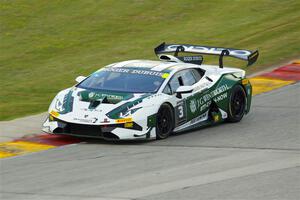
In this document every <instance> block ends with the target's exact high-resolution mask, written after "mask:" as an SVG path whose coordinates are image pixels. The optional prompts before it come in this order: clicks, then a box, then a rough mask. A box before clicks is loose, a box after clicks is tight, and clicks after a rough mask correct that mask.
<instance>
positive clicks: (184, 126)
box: [42, 43, 258, 140]
mask: <svg viewBox="0 0 300 200" xmlns="http://www.w3.org/2000/svg"><path fill="white" fill-rule="evenodd" d="M154 51H155V53H156V55H157V56H158V58H159V60H160V61H151V60H129V61H124V62H118V63H114V64H110V65H108V66H105V67H103V68H101V69H99V70H98V71H96V72H94V73H93V74H91V75H89V76H88V77H83V76H79V77H77V78H76V81H77V84H76V85H74V86H73V87H71V88H68V89H65V90H63V91H61V92H59V93H58V94H57V95H56V97H55V98H54V99H53V101H52V103H51V105H50V107H49V111H48V112H49V117H48V118H47V119H46V121H45V122H44V124H43V128H42V129H43V131H45V132H47V133H51V134H66V135H74V136H82V137H96V138H104V139H108V140H132V139H155V138H157V139H164V138H167V137H168V136H169V135H170V134H171V133H172V132H180V131H186V130H188V129H192V128H196V127H201V126H206V125H213V124H217V123H220V122H224V121H228V122H238V121H240V120H241V119H242V118H243V116H244V115H245V114H247V113H248V112H249V110H250V105H251V95H252V88H251V84H250V82H249V81H248V79H246V78H245V71H243V70H241V69H235V68H229V67H223V57H224V56H230V57H233V58H238V59H242V60H245V61H247V62H248V65H251V64H253V63H254V62H255V61H256V60H257V58H258V51H248V50H241V49H232V48H220V47H208V46H198V45H185V44H184V45H178V44H165V43H162V44H160V45H159V46H158V47H156V48H155V50H154ZM171 53H174V55H170V54H171ZM179 53H185V54H186V53H189V54H190V55H187V56H178V54H179ZM206 54H210V55H216V56H219V66H214V65H205V64H202V62H203V56H202V55H206Z"/></svg>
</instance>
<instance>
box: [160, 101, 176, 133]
mask: <svg viewBox="0 0 300 200" xmlns="http://www.w3.org/2000/svg"><path fill="white" fill-rule="evenodd" d="M173 127H174V114H173V110H172V107H171V106H170V105H169V104H163V105H161V107H160V108H159V110H158V113H157V117H156V138H157V139H165V138H167V137H168V136H169V135H170V134H171V132H172V131H173Z"/></svg>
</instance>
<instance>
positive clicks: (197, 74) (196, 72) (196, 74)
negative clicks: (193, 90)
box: [192, 69, 205, 82]
mask: <svg viewBox="0 0 300 200" xmlns="http://www.w3.org/2000/svg"><path fill="white" fill-rule="evenodd" d="M192 72H193V75H194V77H195V79H196V82H198V81H200V79H201V78H202V77H203V75H204V73H205V71H203V70H201V69H192Z"/></svg>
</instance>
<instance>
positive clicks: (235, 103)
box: [227, 85, 247, 122]
mask: <svg viewBox="0 0 300 200" xmlns="http://www.w3.org/2000/svg"><path fill="white" fill-rule="evenodd" d="M246 103H247V96H246V92H245V90H244V88H243V87H242V86H241V85H235V86H233V88H232V90H231V93H230V98H229V107H228V108H229V112H228V118H227V121H228V122H239V121H241V119H242V118H243V117H244V114H245V110H246Z"/></svg>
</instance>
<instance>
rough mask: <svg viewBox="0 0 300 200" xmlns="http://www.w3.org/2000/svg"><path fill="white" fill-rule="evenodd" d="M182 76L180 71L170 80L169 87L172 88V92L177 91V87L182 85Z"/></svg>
mask: <svg viewBox="0 0 300 200" xmlns="http://www.w3.org/2000/svg"><path fill="white" fill-rule="evenodd" d="M180 77H181V73H180V72H178V73H177V74H175V75H174V76H173V78H172V79H171V80H170V82H169V84H168V85H169V87H170V89H171V94H174V93H175V91H176V90H177V88H179V86H181V85H183V84H182V83H180V81H179V80H180V79H181V78H180Z"/></svg>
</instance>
